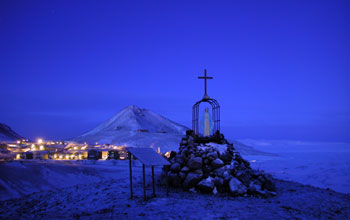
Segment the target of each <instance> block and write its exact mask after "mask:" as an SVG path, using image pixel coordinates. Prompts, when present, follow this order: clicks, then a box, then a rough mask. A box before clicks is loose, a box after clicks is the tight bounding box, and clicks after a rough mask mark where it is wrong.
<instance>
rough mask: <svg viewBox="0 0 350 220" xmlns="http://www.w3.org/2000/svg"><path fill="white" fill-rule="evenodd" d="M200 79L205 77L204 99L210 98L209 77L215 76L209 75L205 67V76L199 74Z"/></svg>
mask: <svg viewBox="0 0 350 220" xmlns="http://www.w3.org/2000/svg"><path fill="white" fill-rule="evenodd" d="M198 79H204V98H203V99H209V96H208V94H207V79H213V77H211V76H207V70H206V69H204V76H199V77H198Z"/></svg>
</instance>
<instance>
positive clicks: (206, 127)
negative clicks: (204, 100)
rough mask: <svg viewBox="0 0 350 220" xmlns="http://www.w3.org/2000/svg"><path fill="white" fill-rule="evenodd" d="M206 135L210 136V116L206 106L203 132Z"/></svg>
mask: <svg viewBox="0 0 350 220" xmlns="http://www.w3.org/2000/svg"><path fill="white" fill-rule="evenodd" d="M203 136H204V137H208V136H210V117H209V109H208V108H205V113H204V132H203Z"/></svg>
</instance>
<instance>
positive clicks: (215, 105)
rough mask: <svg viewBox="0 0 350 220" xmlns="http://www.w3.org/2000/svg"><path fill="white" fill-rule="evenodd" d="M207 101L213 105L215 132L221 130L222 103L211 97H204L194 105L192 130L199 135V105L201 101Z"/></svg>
mask: <svg viewBox="0 0 350 220" xmlns="http://www.w3.org/2000/svg"><path fill="white" fill-rule="evenodd" d="M203 102H207V103H209V104H210V105H211V108H212V117H213V122H214V127H213V133H214V134H215V133H216V132H217V131H219V132H220V105H219V103H218V101H216V100H215V99H211V98H203V99H202V100H200V101H198V102H196V104H194V105H193V107H192V130H193V131H194V133H195V134H196V135H199V125H198V119H199V106H200V104H201V103H203Z"/></svg>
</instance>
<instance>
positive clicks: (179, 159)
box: [168, 130, 276, 197]
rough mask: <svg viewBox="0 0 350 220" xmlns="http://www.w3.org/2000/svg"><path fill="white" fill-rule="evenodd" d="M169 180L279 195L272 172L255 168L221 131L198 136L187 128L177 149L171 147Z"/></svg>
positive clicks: (212, 189)
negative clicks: (173, 149)
mask: <svg viewBox="0 0 350 220" xmlns="http://www.w3.org/2000/svg"><path fill="white" fill-rule="evenodd" d="M168 160H169V162H170V163H171V166H170V170H169V171H168V182H169V185H170V186H172V187H176V188H178V187H181V188H183V189H184V190H190V191H193V190H195V191H199V192H202V193H213V194H216V193H217V192H219V193H230V194H231V195H232V196H247V195H257V196H262V197H269V196H274V195H276V187H275V184H274V180H273V178H272V176H271V175H270V174H266V173H264V172H262V171H258V170H253V169H252V168H251V167H250V164H249V162H248V161H246V160H244V159H243V158H242V157H241V155H240V154H239V153H238V152H237V151H235V148H234V147H233V144H231V143H228V142H227V140H226V139H225V138H224V136H223V135H222V134H220V133H219V132H217V133H216V134H215V135H213V136H211V137H198V136H196V135H194V133H193V131H191V130H189V131H187V132H186V136H185V137H183V138H182V141H181V143H180V148H179V151H178V152H175V151H172V152H171V153H170V157H169V158H168Z"/></svg>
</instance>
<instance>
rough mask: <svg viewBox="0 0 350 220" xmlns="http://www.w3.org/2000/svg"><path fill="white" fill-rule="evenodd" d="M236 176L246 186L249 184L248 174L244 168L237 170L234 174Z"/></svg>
mask: <svg viewBox="0 0 350 220" xmlns="http://www.w3.org/2000/svg"><path fill="white" fill-rule="evenodd" d="M236 177H237V178H238V179H239V180H240V181H241V182H242V183H243V184H244V185H246V186H249V182H250V175H249V173H248V172H246V171H244V170H239V171H238V172H237V174H236Z"/></svg>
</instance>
